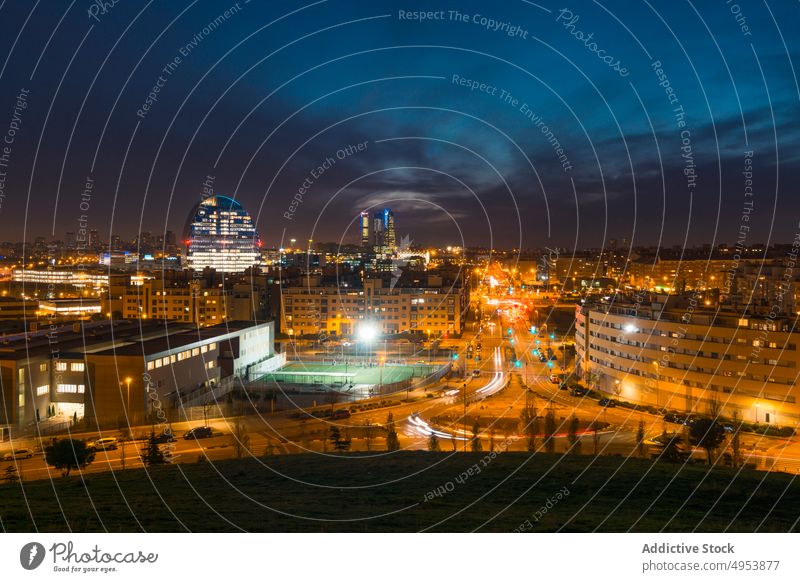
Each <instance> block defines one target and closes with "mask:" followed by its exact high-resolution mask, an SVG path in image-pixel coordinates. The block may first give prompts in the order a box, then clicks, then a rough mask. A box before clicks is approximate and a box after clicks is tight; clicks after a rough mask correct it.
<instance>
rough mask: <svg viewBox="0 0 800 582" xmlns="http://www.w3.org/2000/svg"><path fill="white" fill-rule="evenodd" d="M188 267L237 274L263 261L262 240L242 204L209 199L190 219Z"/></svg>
mask: <svg viewBox="0 0 800 582" xmlns="http://www.w3.org/2000/svg"><path fill="white" fill-rule="evenodd" d="M186 231H187V233H186V235H187V236H186V241H187V244H188V249H187V253H186V258H187V260H188V265H189V268H191V269H194V270H196V271H202V270H203V269H205V268H211V269H214V270H216V271H218V272H223V273H237V272H242V271H245V270H246V269H249V268H250V267H252V266H253V265H256V264H258V263H259V262H260V258H261V241H260V239H259V237H258V233H257V232H256V227H255V224H254V223H253V219H252V218H251V217H250V215H249V214H248V213H247V212H246V211H245V210H244V208H242V205H241V204H240V203H239V202H237V201H236V200H233V199H232V198H228V197H227V196H221V195H214V196H209V197H208V198H206V199H205V200H203V201H202V202H200V204H198V205H197V206H196V207H195V208H194V210H193V211H192V213H191V214H190V216H189V222H188V224H187V228H186Z"/></svg>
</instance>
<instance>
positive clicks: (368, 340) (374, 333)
mask: <svg viewBox="0 0 800 582" xmlns="http://www.w3.org/2000/svg"><path fill="white" fill-rule="evenodd" d="M377 337H378V327H377V326H376V325H375V324H374V323H372V322H371V321H365V322H364V323H362V324H361V325H360V326H359V328H358V338H359V339H360V340H361V341H363V342H364V343H365V344H366V345H367V348H368V349H369V350H370V355H369V359H368V360H367V361H368V362H371V361H372V349H371V344H372V342H373V341H375V338H377Z"/></svg>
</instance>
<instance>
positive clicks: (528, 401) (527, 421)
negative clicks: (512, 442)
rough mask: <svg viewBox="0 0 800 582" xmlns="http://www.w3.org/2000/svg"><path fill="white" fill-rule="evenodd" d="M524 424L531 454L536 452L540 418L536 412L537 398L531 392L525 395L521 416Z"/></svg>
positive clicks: (523, 429)
mask: <svg viewBox="0 0 800 582" xmlns="http://www.w3.org/2000/svg"><path fill="white" fill-rule="evenodd" d="M519 419H520V421H521V422H522V432H523V433H525V436H526V437H527V448H528V452H529V453H534V452H536V433H537V432H538V431H539V417H538V415H537V411H536V396H534V395H533V394H532V393H531V392H528V393H527V394H526V395H525V407H524V408H523V409H522V412H521V413H520V415H519Z"/></svg>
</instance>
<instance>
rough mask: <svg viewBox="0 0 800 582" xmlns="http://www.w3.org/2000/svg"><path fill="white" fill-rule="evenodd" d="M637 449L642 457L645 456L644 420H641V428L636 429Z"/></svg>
mask: <svg viewBox="0 0 800 582" xmlns="http://www.w3.org/2000/svg"><path fill="white" fill-rule="evenodd" d="M636 450H637V451H638V453H639V457H640V458H644V421H643V420H640V421H639V428H638V429H636Z"/></svg>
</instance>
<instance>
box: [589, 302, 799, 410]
mask: <svg viewBox="0 0 800 582" xmlns="http://www.w3.org/2000/svg"><path fill="white" fill-rule="evenodd" d="M793 326H794V318H782V317H777V318H770V317H764V316H752V315H751V316H743V315H741V314H736V313H734V312H716V311H714V310H707V309H702V308H700V307H699V306H698V305H697V302H694V301H692V300H689V301H688V302H686V303H685V304H684V305H673V306H671V307H669V308H665V307H664V306H663V305H659V304H647V305H629V306H613V307H612V306H608V305H597V306H585V307H578V308H577V312H576V328H575V344H576V354H577V357H576V366H577V369H578V371H579V373H580V374H582V376H583V377H584V378H591V379H593V382H594V383H595V384H596V387H597V388H598V389H600V390H602V391H604V392H607V393H609V394H614V395H616V396H618V397H619V398H620V399H623V400H628V401H631V402H637V403H642V404H648V405H652V406H656V407H658V408H659V409H670V410H680V411H687V412H695V413H700V414H709V413H713V412H714V411H719V413H720V414H721V415H723V416H726V417H728V418H732V417H733V416H734V414H735V413H736V414H738V415H739V417H740V418H742V419H744V420H747V421H749V422H762V423H764V422H766V423H771V424H780V425H791V426H794V425H795V424H796V423H797V422H799V421H800V407H798V402H797V399H798V397H799V396H800V394H799V392H800V391H799V390H798V388H797V374H798V369H800V352H798V346H800V333H797V332H796V331H795V329H794V327H793Z"/></svg>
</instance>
